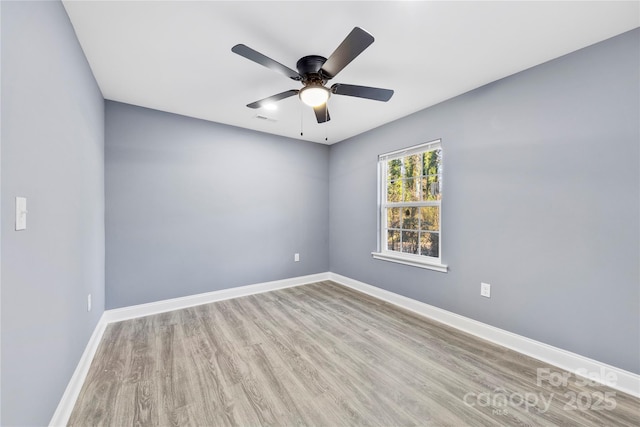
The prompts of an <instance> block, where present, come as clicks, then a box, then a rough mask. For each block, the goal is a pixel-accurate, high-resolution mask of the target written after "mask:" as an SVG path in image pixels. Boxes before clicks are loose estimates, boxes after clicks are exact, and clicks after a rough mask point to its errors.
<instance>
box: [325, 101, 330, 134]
mask: <svg viewBox="0 0 640 427" xmlns="http://www.w3.org/2000/svg"><path fill="white" fill-rule="evenodd" d="M328 117H329V107H328V106H327V105H326V104H325V106H324V140H325V141H328V140H329V127H328V126H327V118H328Z"/></svg>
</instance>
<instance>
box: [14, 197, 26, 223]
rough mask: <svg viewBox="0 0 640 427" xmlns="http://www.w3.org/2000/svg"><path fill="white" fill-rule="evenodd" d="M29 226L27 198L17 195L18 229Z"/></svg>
mask: <svg viewBox="0 0 640 427" xmlns="http://www.w3.org/2000/svg"><path fill="white" fill-rule="evenodd" d="M26 228H27V198H26V197H16V231H19V230H25V229H26Z"/></svg>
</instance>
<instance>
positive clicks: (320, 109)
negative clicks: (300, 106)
mask: <svg viewBox="0 0 640 427" xmlns="http://www.w3.org/2000/svg"><path fill="white" fill-rule="evenodd" d="M313 111H314V112H315V113H316V120H318V123H324V122H328V121H329V120H331V117H330V116H329V110H328V109H327V104H322V105H319V106H317V107H313Z"/></svg>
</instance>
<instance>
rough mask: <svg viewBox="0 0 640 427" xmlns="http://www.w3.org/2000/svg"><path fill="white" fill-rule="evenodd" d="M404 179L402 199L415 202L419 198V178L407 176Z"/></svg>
mask: <svg viewBox="0 0 640 427" xmlns="http://www.w3.org/2000/svg"><path fill="white" fill-rule="evenodd" d="M403 181H404V193H403V194H404V201H405V202H417V201H418V200H420V187H419V185H420V178H407V179H405V180H403Z"/></svg>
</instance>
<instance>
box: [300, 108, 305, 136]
mask: <svg viewBox="0 0 640 427" xmlns="http://www.w3.org/2000/svg"><path fill="white" fill-rule="evenodd" d="M303 135H304V132H303V129H302V104H300V136H303Z"/></svg>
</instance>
